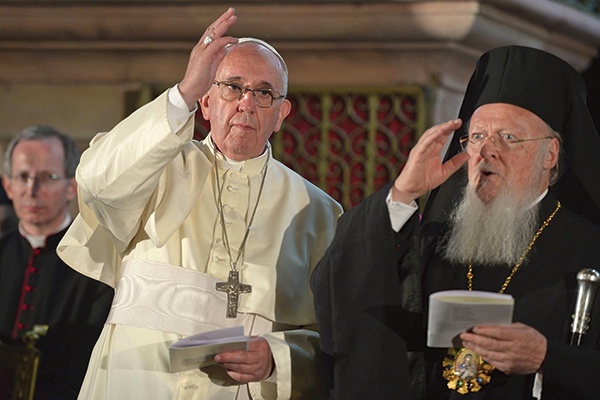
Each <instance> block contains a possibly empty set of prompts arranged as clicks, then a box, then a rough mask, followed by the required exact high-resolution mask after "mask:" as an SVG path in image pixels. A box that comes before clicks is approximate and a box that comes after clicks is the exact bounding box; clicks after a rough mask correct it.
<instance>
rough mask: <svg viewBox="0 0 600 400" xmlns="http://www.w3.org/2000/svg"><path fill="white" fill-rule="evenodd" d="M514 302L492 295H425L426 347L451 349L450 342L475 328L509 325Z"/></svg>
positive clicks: (462, 292)
mask: <svg viewBox="0 0 600 400" xmlns="http://www.w3.org/2000/svg"><path fill="white" fill-rule="evenodd" d="M513 308H514V299H513V298H512V296H511V295H508V294H499V293H493V292H482V291H477V290H473V291H469V290H446V291H442V292H437V293H433V294H431V295H430V296H429V317H428V321H427V346H428V347H446V348H449V347H453V346H454V344H453V343H452V339H454V338H455V337H456V336H457V335H458V334H459V333H461V332H463V331H466V330H467V329H469V328H472V327H473V326H475V325H483V324H490V325H510V324H511V323H512V315H513Z"/></svg>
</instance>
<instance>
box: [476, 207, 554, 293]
mask: <svg viewBox="0 0 600 400" xmlns="http://www.w3.org/2000/svg"><path fill="white" fill-rule="evenodd" d="M560 207H561V205H560V201H557V202H556V209H555V210H554V211H553V212H552V214H550V216H549V217H548V218H547V219H546V220H545V221H544V223H543V224H542V226H540V229H538V231H537V232H536V233H535V235H533V238H532V239H531V241H530V242H529V244H528V245H527V248H526V249H525V251H524V252H523V255H522V256H521V257H520V258H519V261H517V263H516V264H515V266H514V267H513V269H512V270H511V271H510V274H508V276H507V277H506V280H505V281H504V283H503V284H502V287H501V288H500V291H499V292H498V293H500V294H502V293H504V291H505V290H506V287H507V286H508V284H509V283H510V281H511V279H512V278H513V276H514V275H515V273H516V272H517V270H518V269H519V267H520V266H521V264H522V263H523V261H524V260H525V256H527V253H529V251H530V250H531V248H532V247H533V244H534V243H535V241H536V240H537V238H538V237H539V236H540V235H541V234H542V232H543V231H544V229H546V227H547V226H548V225H549V224H550V221H552V218H554V216H555V215H556V213H557V212H558V210H559V209H560ZM467 287H468V289H469V290H473V262H472V261H471V262H469V270H468V271H467Z"/></svg>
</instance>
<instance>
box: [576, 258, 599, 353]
mask: <svg viewBox="0 0 600 400" xmlns="http://www.w3.org/2000/svg"><path fill="white" fill-rule="evenodd" d="M577 283H578V286H579V288H578V291H577V303H575V313H574V314H573V323H572V324H571V345H572V346H579V345H580V344H581V340H582V339H583V335H585V333H586V332H587V330H588V328H589V327H590V321H591V314H592V307H593V305H594V296H595V295H596V290H597V289H598V284H599V283H600V273H599V272H598V271H596V270H595V269H592V268H585V269H582V270H581V271H579V272H578V273H577Z"/></svg>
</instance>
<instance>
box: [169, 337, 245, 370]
mask: <svg viewBox="0 0 600 400" xmlns="http://www.w3.org/2000/svg"><path fill="white" fill-rule="evenodd" d="M248 339H249V338H248V336H244V327H243V326H236V327H233V328H225V329H218V330H214V331H210V332H203V333H199V334H196V335H192V336H188V337H186V338H183V339H181V340H180V341H178V342H176V343H174V344H172V345H171V346H170V347H169V358H170V362H171V365H170V371H171V372H181V371H187V370H190V369H196V368H202V367H206V366H208V365H212V364H215V361H214V357H215V356H216V355H217V354H219V353H225V352H230V351H247V350H248Z"/></svg>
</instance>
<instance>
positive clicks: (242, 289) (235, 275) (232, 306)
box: [216, 271, 252, 318]
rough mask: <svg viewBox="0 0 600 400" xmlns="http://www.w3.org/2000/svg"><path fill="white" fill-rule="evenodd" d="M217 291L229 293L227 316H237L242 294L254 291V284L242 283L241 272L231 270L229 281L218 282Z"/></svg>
mask: <svg viewBox="0 0 600 400" xmlns="http://www.w3.org/2000/svg"><path fill="white" fill-rule="evenodd" d="M216 289H217V291H219V292H225V293H227V318H236V317H237V308H238V302H239V298H240V294H248V293H250V292H252V286H250V285H245V284H243V283H240V273H239V272H238V271H229V279H227V282H217V286H216Z"/></svg>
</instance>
